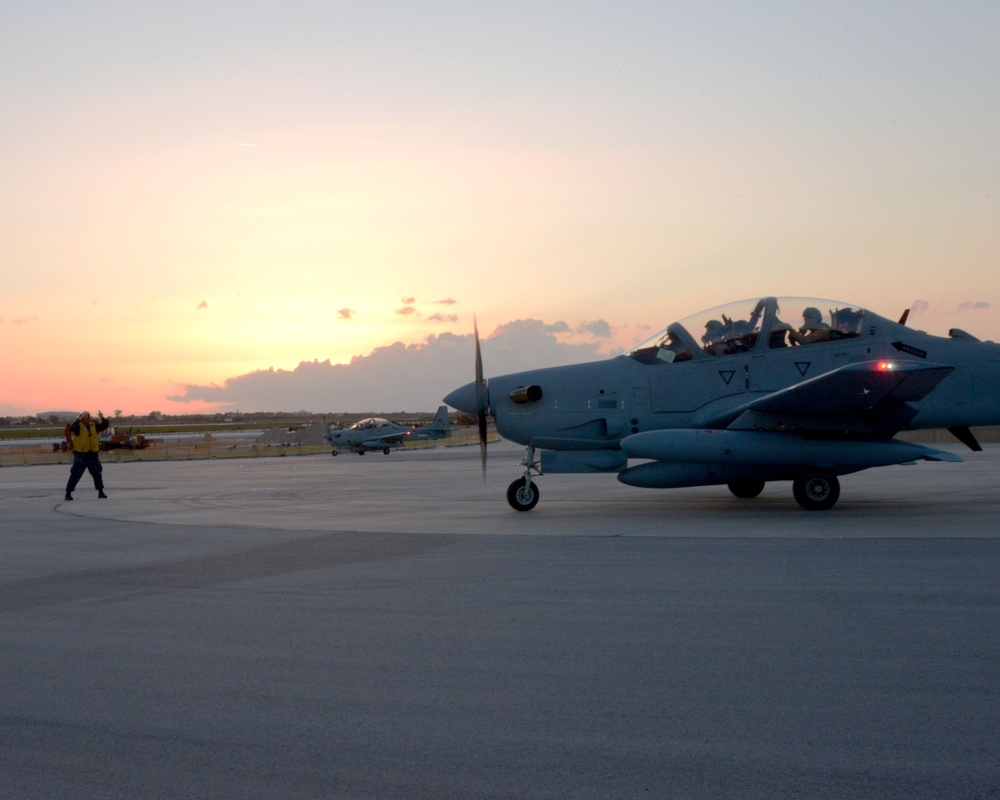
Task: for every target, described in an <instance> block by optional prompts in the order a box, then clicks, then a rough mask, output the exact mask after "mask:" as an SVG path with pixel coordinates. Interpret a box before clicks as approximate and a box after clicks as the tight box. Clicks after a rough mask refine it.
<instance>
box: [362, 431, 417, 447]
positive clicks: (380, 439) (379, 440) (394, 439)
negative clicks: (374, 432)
mask: <svg viewBox="0 0 1000 800" xmlns="http://www.w3.org/2000/svg"><path fill="white" fill-rule="evenodd" d="M407 438H408V436H407V434H406V433H405V432H400V431H397V432H396V433H387V434H384V435H383V436H372V437H370V438H368V439H365V440H364V441H363V442H361V446H362V447H382V446H383V445H387V444H402V443H403V441H404V440H405V439H407Z"/></svg>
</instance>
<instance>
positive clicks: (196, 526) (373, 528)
mask: <svg viewBox="0 0 1000 800" xmlns="http://www.w3.org/2000/svg"><path fill="white" fill-rule="evenodd" d="M954 451H955V452H957V453H959V454H960V455H962V457H963V458H965V459H966V463H965V464H927V463H921V464H919V465H916V466H911V467H888V468H883V469H876V470H871V471H868V472H864V473H860V474H858V475H854V476H847V477H845V478H843V479H842V490H843V491H842V495H841V500H840V503H839V504H838V505H837V506H836V507H835V508H834V509H833V510H831V511H829V512H812V513H810V512H805V511H802V510H801V509H800V508H799V507H798V506H797V505H796V504H795V501H794V500H793V499H792V497H791V487H790V485H788V484H775V485H770V486H768V487H767V489H765V492H764V494H763V495H762V496H761V497H760V498H757V499H756V500H753V501H741V500H736V499H735V498H733V497H731V496H730V495H729V493H728V491H727V490H726V489H725V488H724V487H705V488H698V489H680V490H662V491H657V490H643V489H633V488H629V487H625V486H622V485H621V484H619V483H618V482H617V481H616V480H615V479H614V477H613V476H598V475H594V476H563V475H551V476H544V477H542V478H541V479H540V487H541V501H540V503H539V505H538V507H537V508H536V509H535V510H534V511H532V512H530V513H517V512H515V511H513V510H511V509H510V508H509V507H508V506H507V503H506V500H505V499H504V493H505V490H506V486H507V484H508V483H509V482H510V481H511V480H513V479H514V478H515V477H517V476H518V475H519V473H520V470H519V468H518V467H517V462H518V461H519V459H520V457H521V452H522V448H520V447H517V446H515V445H512V444H509V443H499V444H496V445H491V447H490V460H489V467H488V471H487V478H486V481H485V483H484V481H483V480H482V479H481V477H480V467H479V452H478V449H477V448H475V447H455V448H451V447H449V448H435V449H430V450H412V451H406V452H394V453H393V454H391V455H390V456H383V455H382V454H376V453H371V454H367V455H365V456H363V457H358V456H355V455H353V454H349V453H343V454H341V455H340V456H338V457H337V458H330V457H329V456H328V455H322V456H306V457H292V458H267V459H239V460H236V459H234V460H218V461H190V462H143V463H131V464H107V465H106V467H105V479H106V482H107V484H108V493H109V495H110V499H108V500H101V501H98V500H97V499H96V493H95V492H94V491H93V489H92V485H91V483H90V477H89V475H84V478H83V480H82V481H81V483H80V486H79V487H78V488H77V491H76V493H75V496H76V498H77V499H76V500H75V501H74V502H72V503H65V502H64V501H63V499H62V495H63V487H64V485H65V481H66V477H67V475H68V472H69V470H68V468H67V467H66V466H39V467H12V468H6V469H0V514H2V515H3V517H4V520H5V521H4V524H3V534H2V536H0V634H2V642H3V650H2V655H0V665H2V670H0V674H2V677H3V693H2V700H0V709H2V725H0V795H2V796H4V797H16V798H52V797H69V796H79V797H87V798H153V797H190V798H209V797H211V798H236V797H238V798H282V800H289V799H290V798H310V799H314V798H591V797H593V798H606V797H615V798H630V797H671V798H702V797H705V798H722V797H741V798H753V797H759V798H776V797H796V798H801V797H828V798H841V797H852V798H913V797H949V798H985V797H996V796H998V795H1000V757H998V753H1000V542H998V537H1000V523H998V521H997V520H998V519H1000V516H998V515H1000V492H998V491H997V483H998V481H1000V445H987V446H986V451H985V452H983V453H978V454H977V453H971V452H968V451H963V449H962V448H961V446H958V445H956V446H955V447H954Z"/></svg>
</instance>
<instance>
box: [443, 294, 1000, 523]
mask: <svg viewBox="0 0 1000 800" xmlns="http://www.w3.org/2000/svg"><path fill="white" fill-rule="evenodd" d="M907 313H908V312H906V313H904V314H903V316H902V318H901V319H900V320H899V322H893V321H892V320H889V319H887V318H885V317H880V316H878V315H877V314H874V313H872V312H870V311H866V310H864V309H862V308H860V307H858V306H855V305H851V304H849V303H841V302H834V301H830V300H816V299H809V298H795V297H792V298H788V297H782V298H777V297H765V298H763V299H760V300H745V301H740V302H736V303H730V304H728V305H725V306H720V307H718V308H714V309H711V310H709V311H703V312H701V313H699V314H694V315H692V316H690V317H687V318H685V319H682V320H680V321H679V322H675V323H673V324H672V325H670V326H668V327H667V328H666V329H665V330H663V331H660V332H659V333H657V334H656V335H655V336H653V337H651V338H650V339H648V340H647V341H645V342H643V343H642V344H640V345H639V346H637V347H636V348H635V349H633V350H632V351H630V352H629V353H627V354H625V355H621V356H617V357H615V358H611V359H608V360H605V361H599V362H591V363H587V364H576V365H571V366H564V367H550V368H547V369H538V370H531V371H526V372H520V373H514V374H511V375H502V376H500V377H495V378H490V379H489V381H486V380H484V379H483V375H482V357H481V354H480V349H479V333H478V330H476V380H475V381H474V382H472V383H469V384H466V385H465V386H462V387H461V388H459V389H456V390H455V391H453V392H451V393H450V394H449V395H448V396H447V397H445V398H444V401H445V402H446V403H448V405H450V406H453V407H454V408H457V409H459V410H461V411H464V412H466V413H468V414H476V415H478V417H479V431H480V442H481V445H480V448H481V452H482V459H483V467H484V474H485V464H486V449H485V431H486V415H487V414H492V415H493V417H494V418H495V420H496V427H497V432H498V433H499V434H500V435H501V436H504V437H506V438H507V439H511V440H512V441H515V442H518V443H520V444H523V445H526V448H527V449H526V451H525V456H524V460H523V461H522V462H521V466H522V467H524V474H523V476H522V477H521V478H519V479H518V480H516V481H514V482H513V483H512V484H511V485H510V487H509V488H508V490H507V500H508V502H509V503H510V505H511V506H512V507H513V508H515V509H517V510H518V511H529V510H530V509H532V508H534V507H535V505H536V504H537V503H538V498H539V491H538V482H537V481H536V480H535V478H536V477H537V476H539V475H542V474H545V473H583V472H610V473H617V475H618V480H620V481H621V482H622V483H625V484H628V485H630V486H642V487H650V488H676V487H686V486H706V485H712V484H727V485H728V486H729V489H730V491H731V492H732V493H733V494H734V495H736V496H737V497H740V498H753V497H756V496H757V495H758V494H760V492H761V491H762V490H763V488H764V484H765V482H767V481H791V482H792V491H793V494H794V497H795V499H796V501H798V503H799V505H800V506H802V507H803V508H805V509H808V510H823V509H829V508H832V507H833V505H834V504H835V503H836V502H837V499H838V497H839V496H840V483H839V481H838V479H837V476H839V475H847V474H849V473H852V472H859V471H861V470H864V469H868V468H870V467H880V466H887V465H890V464H909V463H912V462H915V461H917V460H921V459H922V460H927V461H961V460H962V459H961V458H959V457H958V456H957V455H955V454H954V453H951V452H948V451H944V450H937V449H934V448H930V447H925V446H922V445H918V444H912V443H908V442H903V441H900V440H898V439H894V438H893V437H894V436H895V434H896V433H897V432H899V431H905V430H916V429H922V428H947V429H948V430H949V431H951V433H952V434H954V435H955V436H956V438H957V439H959V440H960V441H961V442H963V443H964V444H966V445H967V446H968V447H969V448H970V449H972V450H981V449H982V448H981V447H980V445H979V443H978V442H977V441H976V438H975V436H974V435H973V434H972V432H971V431H970V429H969V427H970V426H973V425H995V424H998V423H1000V401H998V397H1000V345H996V344H993V343H992V342H981V341H979V340H978V339H976V338H975V337H974V336H971V335H970V334H968V333H965V332H964V331H962V330H958V329H952V330H951V331H950V332H949V336H948V337H947V338H945V337H940V336H932V335H929V334H927V333H924V332H922V331H915V330H913V329H911V328H908V327H906V324H905V322H906V317H907ZM800 315H801V316H802V320H803V324H802V326H801V327H798V326H795V327H793V325H792V324H790V323H791V322H792V321H793V320H794V321H796V322H797V321H798V318H799V316H800ZM538 451H541V453H540V457H539V455H537V454H538Z"/></svg>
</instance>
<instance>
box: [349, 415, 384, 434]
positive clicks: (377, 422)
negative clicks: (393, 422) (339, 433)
mask: <svg viewBox="0 0 1000 800" xmlns="http://www.w3.org/2000/svg"><path fill="white" fill-rule="evenodd" d="M388 424H389V420H387V419H383V418H382V417H368V418H367V419H361V420H358V421H357V422H355V423H354V424H353V425H352V426H351V430H352V431H366V430H370V429H371V428H384V427H385V426H386V425H388Z"/></svg>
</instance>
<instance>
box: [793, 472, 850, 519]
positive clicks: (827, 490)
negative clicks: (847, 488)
mask: <svg viewBox="0 0 1000 800" xmlns="http://www.w3.org/2000/svg"><path fill="white" fill-rule="evenodd" d="M792 494H793V495H795V500H796V502H797V503H798V504H799V505H800V506H802V507H803V508H804V509H805V510H806V511H826V510H827V509H829V508H833V507H834V505H835V504H836V502H837V500H838V499H839V498H840V481H839V480H837V478H836V477H835V476H832V475H831V476H830V477H829V478H796V479H795V480H794V481H792Z"/></svg>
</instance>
